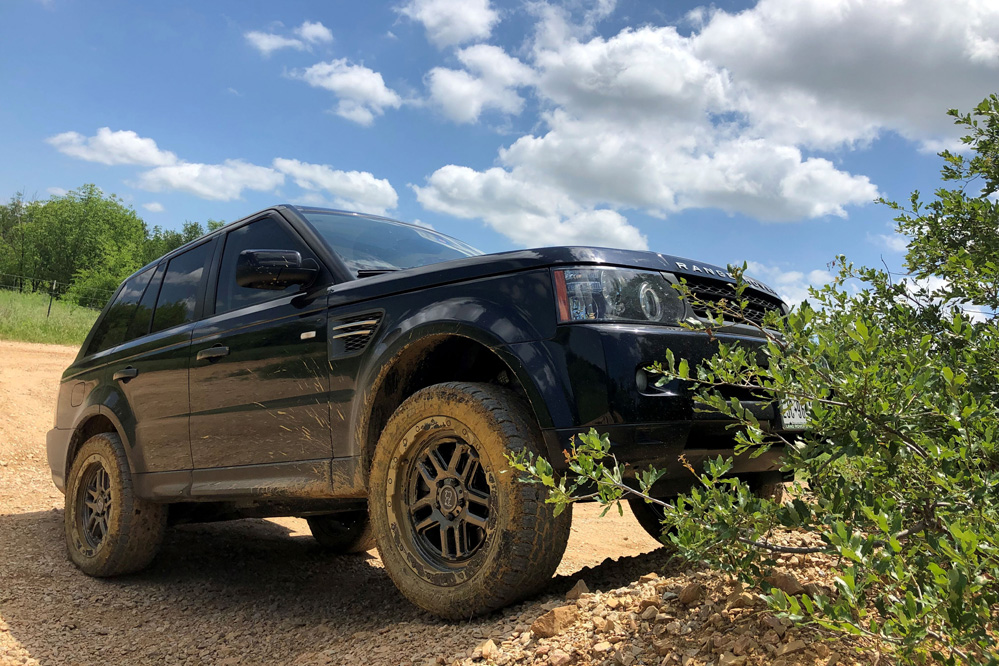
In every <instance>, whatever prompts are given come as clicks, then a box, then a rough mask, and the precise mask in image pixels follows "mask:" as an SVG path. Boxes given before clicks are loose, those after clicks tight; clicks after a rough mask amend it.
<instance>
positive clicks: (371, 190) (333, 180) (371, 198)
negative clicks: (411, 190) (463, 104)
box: [274, 157, 399, 215]
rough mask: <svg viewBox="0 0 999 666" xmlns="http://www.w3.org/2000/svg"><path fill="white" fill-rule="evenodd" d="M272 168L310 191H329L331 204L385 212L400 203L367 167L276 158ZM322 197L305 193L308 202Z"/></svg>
mask: <svg viewBox="0 0 999 666" xmlns="http://www.w3.org/2000/svg"><path fill="white" fill-rule="evenodd" d="M274 168H275V169H277V170H278V171H280V172H281V173H283V174H286V175H288V176H289V177H291V178H292V179H293V180H294V181H295V184H296V185H298V186H299V187H301V188H302V189H304V190H308V191H309V194H312V195H314V194H315V193H316V192H317V191H322V192H326V193H329V194H331V195H332V196H333V197H334V199H333V205H334V206H336V207H339V208H346V209H349V210H357V211H360V212H364V213H374V214H377V215H384V214H385V213H386V212H387V211H388V210H391V209H393V208H395V207H396V205H398V203H399V195H398V194H397V193H396V191H395V189H394V188H393V187H392V185H391V183H389V181H387V180H385V179H381V178H375V177H374V176H373V175H372V174H370V173H368V172H367V171H339V170H335V169H333V168H332V167H330V166H328V165H325V164H309V163H307V162H300V161H298V160H290V159H284V158H280V157H279V158H277V159H275V160H274ZM320 200H322V198H321V197H320V198H319V199H317V198H315V197H314V196H313V197H311V198H310V197H304V198H303V201H306V202H307V203H314V204H318V203H319V201H320Z"/></svg>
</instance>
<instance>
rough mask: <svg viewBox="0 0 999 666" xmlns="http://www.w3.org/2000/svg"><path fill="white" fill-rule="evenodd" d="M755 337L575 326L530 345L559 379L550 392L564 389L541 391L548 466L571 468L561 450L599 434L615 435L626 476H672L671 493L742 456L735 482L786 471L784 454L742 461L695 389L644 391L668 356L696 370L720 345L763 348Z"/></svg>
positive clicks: (760, 414)
mask: <svg viewBox="0 0 999 666" xmlns="http://www.w3.org/2000/svg"><path fill="white" fill-rule="evenodd" d="M751 332H752V331H751V330H749V329H746V328H733V329H732V330H730V331H728V332H719V333H716V334H715V335H714V336H713V337H709V336H708V335H707V334H705V333H701V332H695V331H688V330H685V329H679V328H670V327H665V326H640V325H626V324H571V325H566V326H560V327H559V330H558V333H557V334H556V336H555V338H554V339H552V340H549V341H543V342H536V343H526V345H524V347H525V348H526V347H527V346H531V347H533V349H531V353H530V354H529V355H528V357H529V358H532V359H537V358H539V357H545V358H547V359H549V363H548V366H549V371H548V374H549V375H552V376H553V377H552V379H553V380H554V381H550V382H548V384H549V386H550V387H558V389H559V390H552V389H549V390H545V389H544V387H540V388H541V393H542V394H544V395H545V400H546V402H547V403H548V405H547V406H548V407H549V414H551V415H552V417H553V418H552V424H551V425H552V426H554V427H548V428H544V429H543V434H544V438H545V444H546V448H547V451H548V458H549V460H550V462H551V463H552V464H553V465H554V466H556V468H558V467H559V466H564V456H563V451H564V450H565V449H567V448H568V447H569V446H570V442H571V439H572V437H573V436H574V435H578V434H579V433H581V432H586V431H588V430H589V429H590V428H591V427H592V428H595V429H596V430H597V431H598V432H599V433H601V434H607V435H608V436H609V437H610V441H611V443H612V445H613V449H612V452H613V453H614V456H615V457H616V458H617V460H618V462H619V463H623V464H626V465H627V468H626V474H631V475H634V474H635V473H636V470H638V469H645V468H647V467H648V466H649V465H651V466H653V467H656V468H657V469H665V470H666V475H665V476H664V480H663V482H664V483H666V484H668V485H669V486H670V488H680V487H681V486H683V485H684V483H688V482H689V483H692V482H693V475H692V474H691V473H690V471H689V469H687V467H686V464H689V465H690V467H692V468H693V469H694V470H695V471H697V472H698V473H699V472H701V471H702V470H703V466H704V465H703V464H704V461H705V460H707V459H709V458H712V459H713V458H716V457H718V456H721V457H723V458H726V457H734V458H735V460H734V467H733V474H737V475H755V474H760V473H766V472H774V471H775V470H778V469H779V468H780V465H781V449H780V447H775V448H773V449H771V450H770V451H768V452H767V453H765V454H763V455H760V456H758V457H756V458H750V457H749V456H748V455H743V456H738V457H736V456H735V450H734V448H735V430H734V429H733V428H732V427H731V426H732V425H733V422H732V421H731V420H725V419H723V418H722V417H721V415H719V414H707V413H704V412H700V411H697V409H695V403H694V398H693V394H692V392H691V390H690V384H689V383H685V382H681V381H679V380H674V381H671V382H669V383H668V384H666V385H664V386H662V387H656V386H655V380H656V377H655V376H648V377H647V380H648V381H647V384H646V385H645V386H642V385H641V384H640V383H639V382H638V378H637V375H638V374H639V373H640V372H643V369H644V368H646V367H648V366H650V365H652V364H653V363H654V362H656V361H665V359H666V352H667V351H670V352H672V354H673V356H674V358H676V359H677V361H679V360H680V359H686V360H687V362H688V363H689V365H690V367H691V370H692V371H693V370H694V369H695V368H696V367H697V366H698V365H699V364H700V363H702V362H704V361H705V360H706V359H708V358H711V357H712V356H713V355H714V354H715V353H716V352H717V349H718V343H719V341H723V342H726V343H738V344H742V345H748V346H750V347H757V348H758V347H760V346H761V345H762V343H763V341H762V340H761V339H760V338H759V337H754V336H752V335H750V333H751ZM520 346H521V345H517V346H514V347H520ZM531 374H532V375H533V376H535V377H536V376H538V375H537V374H536V373H535V372H532V373H531ZM733 397H736V398H738V399H739V400H740V401H741V402H742V404H743V405H744V406H746V407H747V408H749V409H750V410H751V411H752V412H753V413H754V415H755V416H756V417H757V419H758V420H759V421H760V422H761V423H764V424H769V427H771V428H772V429H773V430H779V429H780V428H781V424H780V418H779V415H778V414H777V413H776V411H775V409H774V408H773V406H772V405H770V404H769V403H765V402H759V401H756V400H754V399H753V396H751V395H748V394H744V395H740V394H736V393H733ZM560 401H561V404H558V403H559V402H560ZM681 458H682V459H681ZM685 463H686V464H685ZM675 492H683V490H682V489H681V490H676V491H675Z"/></svg>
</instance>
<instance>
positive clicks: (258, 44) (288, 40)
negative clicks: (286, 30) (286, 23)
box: [243, 30, 305, 56]
mask: <svg viewBox="0 0 999 666" xmlns="http://www.w3.org/2000/svg"><path fill="white" fill-rule="evenodd" d="M243 36H244V37H245V38H246V41H248V42H249V43H250V46H252V47H253V48H255V49H257V50H258V51H260V52H261V53H262V54H263V55H265V56H269V55H270V54H271V53H273V52H274V51H279V50H281V49H295V50H296V51H304V50H305V42H303V41H302V40H300V39H296V38H295V37H284V36H282V35H275V34H272V33H269V32H260V31H257V30H251V31H250V32H247V33H246V34H244V35H243Z"/></svg>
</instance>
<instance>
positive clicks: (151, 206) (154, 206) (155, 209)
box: [142, 201, 165, 213]
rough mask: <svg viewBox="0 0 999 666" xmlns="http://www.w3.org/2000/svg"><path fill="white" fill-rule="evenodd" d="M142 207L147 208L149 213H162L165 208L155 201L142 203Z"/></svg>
mask: <svg viewBox="0 0 999 666" xmlns="http://www.w3.org/2000/svg"><path fill="white" fill-rule="evenodd" d="M142 207H143V208H145V209H146V210H148V211H149V212H150V213H162V212H163V211H164V210H165V209H164V208H163V204H161V203H159V202H157V201H150V202H149V203H144V204H142Z"/></svg>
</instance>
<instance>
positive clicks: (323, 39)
mask: <svg viewBox="0 0 999 666" xmlns="http://www.w3.org/2000/svg"><path fill="white" fill-rule="evenodd" d="M295 34H296V35H298V36H299V37H301V38H302V39H304V40H305V41H306V42H308V43H309V44H319V43H327V44H329V43H330V42H332V41H333V32H332V31H331V30H330V29H329V28H327V27H326V26H325V25H323V24H322V23H320V22H319V21H315V22H313V21H305V22H304V23H302V25H300V26H298V27H297V28H295Z"/></svg>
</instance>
